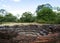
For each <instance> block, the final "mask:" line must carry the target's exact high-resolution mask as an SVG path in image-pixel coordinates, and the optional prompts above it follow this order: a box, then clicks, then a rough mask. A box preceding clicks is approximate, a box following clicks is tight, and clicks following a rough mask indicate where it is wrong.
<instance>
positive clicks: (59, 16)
mask: <svg viewBox="0 0 60 43" xmlns="http://www.w3.org/2000/svg"><path fill="white" fill-rule="evenodd" d="M56 23H57V24H60V12H59V13H57V17H56Z"/></svg>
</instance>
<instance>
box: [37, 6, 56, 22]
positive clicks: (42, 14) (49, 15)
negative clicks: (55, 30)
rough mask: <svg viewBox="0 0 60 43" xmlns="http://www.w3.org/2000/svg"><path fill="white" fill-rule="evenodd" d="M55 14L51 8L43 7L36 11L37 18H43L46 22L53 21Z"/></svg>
mask: <svg viewBox="0 0 60 43" xmlns="http://www.w3.org/2000/svg"><path fill="white" fill-rule="evenodd" d="M55 17H56V14H55V12H53V11H52V9H50V8H47V7H44V8H42V9H41V10H40V11H38V12H37V19H38V20H44V21H46V23H49V22H51V21H52V22H53V21H54V20H55Z"/></svg>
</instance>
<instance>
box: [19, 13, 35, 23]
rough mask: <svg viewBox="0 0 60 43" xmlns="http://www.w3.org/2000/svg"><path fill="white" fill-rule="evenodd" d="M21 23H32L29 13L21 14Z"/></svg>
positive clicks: (32, 19) (31, 16)
mask: <svg viewBox="0 0 60 43" xmlns="http://www.w3.org/2000/svg"><path fill="white" fill-rule="evenodd" d="M20 20H21V22H33V21H34V18H33V15H32V13H31V12H25V13H23V15H22V17H21V18H20Z"/></svg>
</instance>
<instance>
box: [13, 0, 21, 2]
mask: <svg viewBox="0 0 60 43" xmlns="http://www.w3.org/2000/svg"><path fill="white" fill-rule="evenodd" d="M13 1H14V2H20V1H21V0H13Z"/></svg>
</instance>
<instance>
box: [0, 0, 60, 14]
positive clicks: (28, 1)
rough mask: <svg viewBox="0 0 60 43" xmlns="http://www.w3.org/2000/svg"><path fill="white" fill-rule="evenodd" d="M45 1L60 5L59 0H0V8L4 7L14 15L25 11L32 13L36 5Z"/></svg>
mask: <svg viewBox="0 0 60 43" xmlns="http://www.w3.org/2000/svg"><path fill="white" fill-rule="evenodd" d="M46 3H49V4H51V5H52V6H60V0H0V9H5V10H7V11H8V12H11V13H13V14H14V15H16V14H20V15H21V14H22V13H23V12H26V11H30V12H32V13H34V12H35V10H36V8H37V6H38V5H41V4H46Z"/></svg>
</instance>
